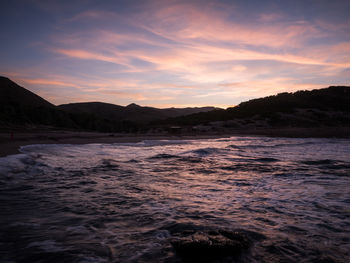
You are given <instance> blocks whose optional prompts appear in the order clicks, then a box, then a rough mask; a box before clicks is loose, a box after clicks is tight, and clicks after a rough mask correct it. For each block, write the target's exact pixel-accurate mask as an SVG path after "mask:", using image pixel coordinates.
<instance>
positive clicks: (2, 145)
mask: <svg viewBox="0 0 350 263" xmlns="http://www.w3.org/2000/svg"><path fill="white" fill-rule="evenodd" d="M230 136H266V137H287V138H350V127H326V128H277V129H276V128H275V129H272V128H270V129H232V130H223V131H207V132H186V133H180V134H171V133H167V132H164V133H100V132H85V131H83V132H79V131H67V130H42V129H41V130H15V131H12V130H11V129H6V130H1V131H0V157H4V156H7V155H11V154H17V153H19V148H20V147H21V146H25V145H32V144H90V143H134V142H141V141H144V140H191V139H213V138H225V137H230Z"/></svg>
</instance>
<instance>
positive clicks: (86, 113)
mask: <svg viewBox="0 0 350 263" xmlns="http://www.w3.org/2000/svg"><path fill="white" fill-rule="evenodd" d="M212 109H214V107H203V108H184V109H177V108H170V109H157V108H152V107H142V106H139V105H136V104H134V103H132V104H130V105H128V106H126V107H123V106H118V105H114V104H108V103H102V102H85V103H72V104H65V105H60V106H55V105H53V104H51V103H50V102H48V101H46V100H44V99H43V98H41V97H39V96H38V95H36V94H34V93H33V92H31V91H29V90H27V89H25V88H23V87H21V86H19V85H17V84H16V83H15V82H13V81H11V80H10V79H8V78H5V77H0V124H1V125H8V124H16V125H28V124H30V125H47V126H53V127H61V128H73V129H82V130H96V131H104V132H110V131H111V132H118V131H136V130H139V129H146V128H147V124H148V123H149V122H150V121H155V120H160V119H166V118H169V117H177V116H181V115H186V114H191V113H195V112H202V111H209V110H212Z"/></svg>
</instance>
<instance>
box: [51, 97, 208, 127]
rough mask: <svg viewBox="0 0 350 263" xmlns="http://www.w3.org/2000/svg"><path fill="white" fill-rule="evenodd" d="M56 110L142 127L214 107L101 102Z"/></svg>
mask: <svg viewBox="0 0 350 263" xmlns="http://www.w3.org/2000/svg"><path fill="white" fill-rule="evenodd" d="M58 108H59V109H62V110H64V111H66V112H70V113H85V114H96V112H98V115H99V116H103V117H104V118H106V119H109V120H113V121H129V122H133V123H139V124H143V125H144V124H147V123H149V122H151V121H155V120H162V119H166V118H171V117H179V116H184V115H189V114H193V113H198V112H207V111H210V110H214V109H215V108H214V107H201V108H168V109H157V108H152V107H142V106H139V105H137V104H134V103H132V104H130V105H128V106H126V107H123V106H119V105H114V104H109V103H102V102H83V103H70V104H63V105H59V106H58Z"/></svg>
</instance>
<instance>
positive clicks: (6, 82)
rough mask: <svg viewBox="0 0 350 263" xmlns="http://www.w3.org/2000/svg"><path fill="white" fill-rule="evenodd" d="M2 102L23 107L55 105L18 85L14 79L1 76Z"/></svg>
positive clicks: (0, 97)
mask: <svg viewBox="0 0 350 263" xmlns="http://www.w3.org/2000/svg"><path fill="white" fill-rule="evenodd" d="M0 94H1V96H0V103H1V105H5V104H6V105H14V106H18V104H19V105H20V106H23V107H31V108H33V107H51V108H53V107H54V105H53V104H51V103H50V102H48V101H46V100H44V99H43V98H41V97H39V96H38V95H36V94H34V93H33V92H31V91H29V90H27V89H25V88H23V87H21V86H19V85H17V84H16V83H15V82H13V81H12V80H10V79H8V78H5V77H0Z"/></svg>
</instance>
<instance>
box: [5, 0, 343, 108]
mask: <svg viewBox="0 0 350 263" xmlns="http://www.w3.org/2000/svg"><path fill="white" fill-rule="evenodd" d="M55 5H59V4H58V3H55ZM40 6H43V4H41V5H40ZM44 6H45V8H41V10H44V11H45V12H47V14H51V15H52V14H54V15H55V16H54V17H55V18H56V19H57V21H56V24H55V25H54V27H53V28H50V29H51V30H50V31H48V32H47V35H46V37H43V38H42V39H40V43H41V47H46V48H45V49H43V50H40V55H41V57H43V58H44V59H43V60H42V61H40V63H39V64H38V65H37V66H36V69H38V70H37V72H36V73H35V72H34V71H33V70H30V69H28V70H27V72H23V74H19V76H22V80H23V82H25V83H26V84H28V85H30V86H31V87H34V86H35V85H37V86H38V87H39V88H40V89H41V90H44V89H46V93H49V94H50V98H54V101H56V103H61V102H63V99H60V96H61V98H64V99H67V98H72V100H79V101H81V100H82V99H87V98H91V99H93V98H94V96H95V100H97V99H99V100H102V101H106V102H110V103H116V104H124V105H125V104H129V103H131V102H132V101H142V102H143V103H145V104H147V105H160V104H161V105H171V104H174V105H176V104H178V105H196V104H197V105H209V104H213V103H214V104H215V105H232V104H237V103H239V102H240V101H241V100H244V99H247V98H253V97H258V96H265V95H271V94H274V93H276V92H282V91H295V90H297V89H313V88H315V87H325V86H327V85H332V84H337V83H335V82H334V80H337V81H338V80H339V82H341V83H349V81H350V79H349V77H347V75H346V74H345V73H344V72H347V71H348V70H349V67H350V55H349V54H350V37H347V35H349V36H350V32H349V31H350V29H349V27H348V25H349V22H350V20H349V19H345V18H344V19H340V18H339V17H337V19H338V22H337V23H335V22H334V21H328V20H322V19H321V18H320V17H322V16H320V15H319V16H317V17H308V16H307V15H300V16H296V15H295V14H293V13H292V12H289V10H288V9H287V8H283V6H282V5H281V7H280V8H278V9H276V8H275V9H274V8H272V7H271V6H266V8H265V7H264V9H262V10H258V9H257V10H251V9H249V8H247V6H245V4H243V3H235V4H232V3H227V2H224V1H219V0H214V1H211V2H208V3H207V4H206V5H203V4H202V2H201V1H154V0H149V1H143V2H139V3H137V4H136V3H128V4H123V5H122V4H120V6H118V8H115V7H114V5H113V6H111V5H108V4H107V3H104V4H102V3H101V4H99V5H98V6H93V7H91V8H81V7H79V5H75V4H74V3H72V4H71V5H67V6H66V7H65V6H64V5H62V6H60V5H59V7H60V8H58V9H57V10H61V11H62V10H76V11H75V12H70V13H69V12H68V13H69V15H62V14H63V11H62V12H61V11H58V13H59V14H61V16H57V12H56V11H55V10H56V8H53V7H52V6H51V7H52V8H50V5H49V4H45V5H44ZM68 6H69V8H68ZM325 8H326V7H325ZM121 10H122V11H121ZM325 10H326V9H325ZM300 11H303V10H300ZM339 12H340V13H341V10H339ZM47 14H46V15H47ZM248 14H249V15H248ZM346 33H348V34H346ZM39 57H40V56H39ZM0 71H2V72H9V71H10V72H14V70H13V68H7V67H5V66H2V67H0ZM17 71H18V69H17ZM24 71H25V70H24ZM29 72H30V74H29ZM38 72H40V73H38ZM17 73H18V72H17ZM29 75H30V77H28V76H29ZM16 78H17V79H21V77H18V74H17V76H16ZM45 87H46V88H45ZM63 92H64V94H65V95H60V94H63ZM67 94H69V96H68V95H67ZM80 95H81V96H80ZM79 96H80V97H79ZM158 100H159V101H162V102H161V103H159V102H157V101H158Z"/></svg>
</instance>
